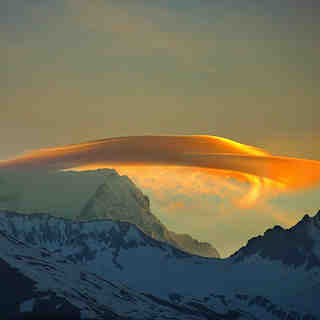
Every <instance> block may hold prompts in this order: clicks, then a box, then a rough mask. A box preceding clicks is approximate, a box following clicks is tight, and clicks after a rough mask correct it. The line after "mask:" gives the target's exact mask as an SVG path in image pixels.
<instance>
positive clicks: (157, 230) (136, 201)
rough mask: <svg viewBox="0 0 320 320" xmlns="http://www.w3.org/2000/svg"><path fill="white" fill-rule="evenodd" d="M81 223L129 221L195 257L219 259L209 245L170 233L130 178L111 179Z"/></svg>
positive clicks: (101, 188)
mask: <svg viewBox="0 0 320 320" xmlns="http://www.w3.org/2000/svg"><path fill="white" fill-rule="evenodd" d="M77 218H78V219H80V220H91V219H112V220H120V221H127V222H130V223H132V224H134V225H136V226H137V227H139V228H140V229H141V230H142V231H143V232H145V233H146V234H147V235H149V236H151V237H153V238H154V239H156V240H160V241H165V242H168V243H170V244H171V245H173V246H175V247H176V248H179V249H182V250H184V251H186V252H190V253H192V254H197V255H200V256H205V257H215V258H218V257H219V253H218V251H217V250H216V249H215V248H213V247H212V246H211V245H210V244H209V243H206V242H199V241H197V240H195V239H193V238H192V237H191V236H189V235H185V234H177V233H175V232H172V231H169V230H168V229H167V228H166V227H165V226H164V225H163V224H162V223H161V222H160V220H159V219H157V218H156V217H155V216H154V215H153V214H152V213H151V210H150V201H149V199H148V197H146V196H145V195H144V194H143V193H142V192H141V191H140V190H139V189H138V188H137V187H136V186H135V185H134V183H133V182H132V181H131V180H130V179H129V178H128V177H127V176H117V175H112V176H109V178H108V180H106V181H105V182H104V183H103V184H102V185H100V186H99V188H98V189H97V191H96V193H95V194H94V195H93V196H92V197H91V199H90V200H89V201H88V202H87V204H86V205H85V206H84V208H83V209H82V211H81V213H80V215H79V216H78V217H77Z"/></svg>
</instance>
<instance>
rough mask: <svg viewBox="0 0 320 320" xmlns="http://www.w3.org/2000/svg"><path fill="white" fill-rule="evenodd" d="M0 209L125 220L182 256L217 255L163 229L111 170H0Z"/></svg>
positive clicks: (125, 180) (126, 182)
mask: <svg viewBox="0 0 320 320" xmlns="http://www.w3.org/2000/svg"><path fill="white" fill-rule="evenodd" d="M1 207H2V208H5V209H9V210H13V211H18V212H25V213H29V212H42V213H49V214H51V215H54V216H58V217H64V218H72V219H78V220H92V219H112V220H115V221H127V222H130V223H132V224H134V225H136V226H137V227H138V228H140V229H141V230H142V231H143V232H145V233H146V234H147V235H149V236H151V237H152V238H154V239H156V240H160V241H164V242H167V243H170V244H171V245H173V246H174V247H176V248H179V249H182V250H184V251H186V252H189V253H192V254H197V255H200V256H204V257H220V255H219V253H218V251H217V250H216V249H215V248H213V247H212V246H211V244H209V243H207V242H200V241H198V240H196V239H193V238H192V237H191V236H189V235H187V234H177V233H175V232H173V231H170V230H168V229H167V228H166V227H165V225H164V224H162V223H161V222H160V220H159V219H157V218H156V217H155V216H154V215H153V214H152V212H151V210H150V202H149V199H148V197H147V196H145V195H144V194H143V193H142V192H141V190H140V189H138V188H137V187H136V185H135V184H134V183H133V182H132V181H131V180H130V179H129V178H128V177H127V176H120V175H119V174H118V173H117V172H116V171H115V170H113V169H102V170H96V171H86V172H81V173H79V172H46V171H37V172H22V171H10V172H8V171H3V172H1V171H0V208H1Z"/></svg>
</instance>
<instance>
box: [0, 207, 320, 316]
mask: <svg viewBox="0 0 320 320" xmlns="http://www.w3.org/2000/svg"><path fill="white" fill-rule="evenodd" d="M30 235H33V237H32V236H30ZM0 246H1V250H0V258H1V259H2V260H4V261H5V263H9V264H10V265H11V266H14V267H17V268H18V269H19V272H22V274H23V275H24V276H27V278H30V277H31V278H30V279H32V280H33V281H36V282H37V288H38V289H39V288H40V293H39V290H38V289H37V290H36V291H34V289H32V295H33V296H36V297H37V296H38V298H32V299H33V300H32V299H31V300H32V301H34V304H33V305H34V306H39V304H40V305H43V303H44V302H43V301H42V300H43V298H42V297H43V296H45V295H46V294H45V292H47V291H48V290H49V292H51V293H48V294H47V296H50V298H49V301H51V300H52V306H51V308H53V307H57V306H60V305H64V306H65V308H67V309H68V308H69V309H73V308H75V309H74V310H76V312H78V313H79V312H80V313H81V312H82V313H84V314H86V312H89V311H86V308H89V309H90V310H91V311H90V312H91V313H90V314H96V316H97V315H98V314H99V312H100V311H101V315H102V314H103V313H105V312H108V314H110V315H111V314H113V313H115V314H116V315H118V316H119V319H123V318H121V317H123V316H127V314H125V313H123V311H121V310H123V309H125V310H131V311H130V312H131V313H132V312H133V313H132V315H133V316H132V319H147V318H148V317H149V316H147V314H148V313H150V312H151V311H150V310H151V309H152V308H153V310H155V311H153V317H154V316H155V315H156V314H158V316H159V314H160V313H158V312H159V310H160V309H161V308H164V307H165V308H166V309H165V310H166V311H163V312H166V315H167V316H169V315H170V316H171V317H172V319H203V320H204V319H219V320H220V319H221V320H222V319H232V320H233V319H234V320H235V319H248V320H249V319H250V320H251V319H270V320H271V319H272V320H274V319H281V320H288V319H295V320H305V319H312V320H315V319H316V320H318V318H317V317H316V314H317V312H318V313H319V314H320V310H319V309H317V306H318V304H316V302H315V300H314V299H315V297H316V296H318V294H317V293H316V292H320V286H319V288H317V287H315V285H316V284H317V283H320V276H319V274H317V273H316V272H315V271H316V270H318V269H315V268H312V269H307V268H304V267H303V266H299V267H297V268H293V269H292V268H291V267H290V265H286V264H284V263H283V262H281V261H275V262H271V261H270V260H269V259H268V258H267V257H266V258H262V257H260V258H259V259H258V260H257V259H256V260H252V259H251V258H252V257H253V256H250V257H247V258H246V259H245V260H243V261H239V262H236V263H235V262H234V261H232V259H230V258H226V259H216V258H203V257H199V256H192V255H190V254H187V253H185V252H184V251H181V250H178V249H176V248H174V247H173V246H171V245H170V244H167V243H164V242H159V241H157V240H155V239H152V238H151V237H149V236H148V235H146V234H145V233H143V232H142V231H141V230H139V228H137V227H136V226H135V225H133V224H130V223H128V222H121V221H113V220H100V219H98V220H95V221H72V220H70V219H65V218H58V217H52V216H50V215H47V214H39V213H36V214H31V215H25V214H19V213H14V212H1V213H0ZM59 249H60V250H59ZM92 249H93V250H92ZM35 268H36V269H35ZM261 269H262V270H261ZM77 270H79V271H77ZM259 273H261V274H263V277H261V276H259ZM283 275H286V277H287V279H285V278H283ZM48 277H49V278H48ZM98 277H99V278H98ZM55 279H56V280H55ZM73 279H74V280H73ZM83 279H84V280H83ZM98 279H99V280H98ZM279 279H282V280H281V281H282V284H281V286H282V290H281V295H280V296H279V294H277V293H279V290H278V288H277V283H279ZM57 281H58V282H57ZM65 281H66V282H65ZM88 281H89V282H88ZM104 281H108V283H109V284H107V283H106V285H107V287H105V286H106V285H104V283H105V282H104ZM110 281H111V282H110ZM119 281H120V282H122V283H123V284H124V283H125V286H124V285H123V284H121V285H120V287H121V288H122V289H120V287H119V285H117V283H119ZM56 282H57V283H56ZM90 282H92V283H93V284H90ZM48 283H49V284H48ZM241 283H243V284H242V285H241ZM79 286H80V287H79ZM114 286H115V289H112V288H113V287H114ZM268 286H269V288H268ZM98 287H101V288H104V289H101V290H107V291H103V292H109V293H108V295H109V294H111V295H112V296H113V294H116V295H118V296H119V297H120V296H121V297H122V298H117V297H115V298H112V299H116V300H112V301H113V304H111V305H109V306H107V305H106V304H105V302H103V300H101V299H100V298H99V299H98V300H97V302H95V303H94V304H92V303H93V301H94V300H92V299H97V296H96V295H97V294H99V295H101V292H100V291H96V289H94V288H98ZM41 288H42V289H41ZM62 288H64V289H63V290H66V291H61V290H62ZM72 288H73V289H72ZM80 288H82V289H81V290H80ZM116 288H119V289H116ZM159 289H160V290H159ZM41 290H42V291H41ZM43 290H44V291H43ZM73 290H76V291H75V293H76V296H74V293H72V292H73ZM79 290H80V291H79ZM99 290H100V289H99ZM110 290H111V291H110ZM113 290H116V291H117V290H118V291H117V293H116V292H114V291H113ZM121 290H125V292H127V296H126V295H122V294H120V295H119V292H120V291H121ZM301 290H302V291H301ZM317 290H318V291H317ZM41 292H42V293H41ZM63 292H65V293H63ZM81 292H82V293H81ZM99 292H100V293H99ZM112 292H114V293H112ZM188 292H189V293H188ZM299 292H303V295H302V296H301V294H299ZM80 293H81V294H83V293H85V296H83V297H82V296H81V295H80ZM56 296H58V297H59V299H60V300H59V299H58V300H56V298H55V297H56ZM285 296H286V298H287V300H286V299H284V297H285ZM126 297H127V298H126ZM110 298H111V296H110ZM28 299H29V297H28V298H27V300H26V301H29V300H30V299H29V300H28ZM61 299H62V300H61ZM79 299H80V300H79ZM83 299H84V300H83ZM108 299H109V298H108ZM117 299H120V300H117ZM123 299H124V300H123ZM126 299H129V300H128V302H125V301H127V300H126ZM136 299H138V301H142V300H143V301H144V302H143V306H140V307H139V306H137V305H135V304H131V302H130V301H137V300H136ZM140 299H142V300H140ZM144 299H147V300H144ZM306 299H307V300H306ZM310 299H312V301H311V302H310ZM26 301H20V303H21V304H20V307H21V305H23V306H27V305H30V303H29V304H28V303H27V302H26ZM55 301H57V302H55ZM90 301H91V302H90ZM110 301H111V300H110ZM0 303H1V302H0ZM119 303H120V304H119ZM141 303H142V302H141ZM151 303H152V306H151ZM306 303H307V304H306ZM90 305H91V306H92V307H90ZM307 305H309V307H307ZM117 306H118V307H117ZM120 306H121V307H120ZM110 307H111V309H110ZM37 308H38V307H37ZM91 308H93V309H91ZM159 308H160V309H159ZM190 308H191V309H190ZM309 308H311V309H310V310H309V311H308V309H309ZM94 310H100V311H99V312H98V313H96V311H94ZM108 310H109V311H108ZM134 310H136V311H134ZM148 310H149V311H148ZM237 310H238V311H237ZM310 311H311V313H310ZM155 312H156V313H155ZM239 312H240V313H239ZM306 312H307V313H306ZM312 313H314V315H312ZM105 314H107V313H105ZM139 314H140V316H139ZM173 314H174V316H173ZM141 315H142V316H141ZM97 317H98V316H97ZM102 318H103V316H101V319H102ZM129 318H130V317H129ZM106 319H110V318H108V316H106ZM159 319H166V316H164V317H163V318H162V317H161V316H159Z"/></svg>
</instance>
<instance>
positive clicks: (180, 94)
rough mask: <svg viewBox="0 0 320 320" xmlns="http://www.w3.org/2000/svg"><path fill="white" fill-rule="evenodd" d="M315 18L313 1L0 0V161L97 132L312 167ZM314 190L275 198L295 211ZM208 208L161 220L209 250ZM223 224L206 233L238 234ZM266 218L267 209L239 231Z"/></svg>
mask: <svg viewBox="0 0 320 320" xmlns="http://www.w3.org/2000/svg"><path fill="white" fill-rule="evenodd" d="M319 21H320V5H319V4H318V1H315V0H305V1H298V0H282V1H276V0H268V1H258V0H241V1H235V0H222V1H216V0H211V1H209V0H170V1H169V0H161V1H160V0H157V1H156V0H109V1H107V0H105V1H103V0H91V1H89V0H57V1H49V0H43V1H37V0H5V1H1V2H0V40H1V42H0V43H1V44H0V46H1V47H0V58H1V61H5V63H2V64H1V66H0V71H1V72H0V85H1V88H2V90H1V91H0V137H1V138H0V139H1V151H0V159H2V160H5V159H8V158H11V157H14V156H16V155H18V154H21V153H22V152H24V151H25V150H31V149H38V148H43V147H50V146H57V145H65V144H70V143H80V142H83V141H89V140H95V139H101V138H108V137H117V136H129V135H145V134H170V135H173V134H176V135H181V134H209V135H216V136H222V137H226V138H229V139H232V140H236V141H239V142H241V143H245V144H249V145H254V146H258V147H261V148H265V149H266V150H267V151H269V152H271V153H272V154H276V155H283V156H297V157H302V158H308V159H314V160H320V143H319V141H320V125H319V119H320V108H319V104H320V90H319V87H320V64H319V56H320V37H319V34H320V33H319V29H320V25H319V24H320V23H319ZM145 190H146V191H147V188H146V189H145ZM149 192H151V191H150V190H149ZM318 193H319V190H318ZM318 193H313V196H312V197H311V198H308V197H307V195H305V194H304V195H297V196H296V197H295V198H294V199H292V198H290V199H291V200H290V201H291V202H290V201H289V200H288V201H284V202H283V201H280V200H279V201H278V203H280V202H281V204H282V203H285V204H283V205H282V207H281V210H286V212H287V211H288V210H289V208H291V209H290V210H293V211H295V212H296V214H297V215H298V214H299V213H298V212H299V210H300V209H301V211H302V210H306V209H308V208H310V209H313V208H315V207H320V204H316V203H315V199H317V198H318ZM299 197H300V198H299ZM157 199H158V200H159V198H157ZM157 199H155V200H154V207H155V211H157V212H162V213H161V214H162V215H165V213H163V209H164V208H165V206H164V204H163V203H162V204H161V203H160V202H159V201H158V200H157ZM183 199H184V198H183ZM297 199H304V200H303V201H302V200H301V201H300V200H299V205H297V203H298V202H297V201H298V200H297ZM306 199H309V200H308V201H307V200H306ZM310 199H313V200H312V201H313V203H311V204H310V201H311V200H310ZM169 200H170V199H169ZM209 200H210V199H209ZM209 200H208V199H205V201H201V204H200V203H199V204H198V206H197V205H196V204H195V203H196V202H193V204H192V206H195V208H194V210H193V211H192V210H191V209H190V210H188V213H185V214H184V215H182V214H181V216H182V217H183V218H181V216H178V217H176V216H169V214H166V217H165V218H164V219H167V220H168V223H171V224H172V225H174V226H176V228H180V229H183V230H185V231H188V232H191V231H192V230H193V231H194V234H197V235H200V236H201V237H202V238H203V239H204V240H205V239H207V240H210V241H215V237H214V236H212V233H213V231H212V230H213V229H210V230H209V229H208V228H207V229H208V230H207V229H206V230H204V226H207V225H208V224H207V223H204V222H205V221H207V220H206V217H207V216H210V217H212V215H211V213H210V212H212V211H214V209H211V208H210V210H209V209H208V205H210V204H211V203H214V201H213V200H212V199H211V200H210V201H209ZM166 201H168V199H167V200H166ZM183 201H184V203H186V200H185V199H184V200H183ZM169 202H170V201H169ZM170 203H171V202H170ZM301 203H304V205H300V204H301ZM192 206H191V205H189V206H188V207H189V208H193V207H192ZM299 206H302V208H300V207H299ZM199 207H201V208H200V209H199ZM298 207H299V208H298ZM161 208H162V209H161ZM264 208H265V207H264ZM197 210H198V211H199V212H200V213H201V214H200V215H201V216H203V217H202V218H201V217H199V216H197V215H194V212H195V211H197ZM252 210H253V209H252ZM272 210H274V209H272ZM272 210H271V211H272ZM279 210H280V207H279ZM185 211H186V210H182V209H181V210H180V211H179V212H185ZM191 211H192V212H193V213H190V212H191ZM257 211H258V209H256V210H255V212H257ZM189 213H190V214H189ZM303 213H304V212H302V213H301V214H302V215H303ZM159 214H160V213H159ZM247 214H248V213H247ZM188 216H190V218H189V220H188ZM195 216H196V217H198V218H197V220H196V219H195ZM297 217H298V216H296V219H297ZM200 218H201V219H200ZM170 219H171V220H170ZM228 219H231V220H230V221H232V219H234V221H235V223H240V222H239V221H242V223H243V225H245V224H247V225H248V223H247V221H251V220H250V219H251V216H246V217H244V218H243V219H242V220H241V219H238V218H237V219H236V218H235V216H234V215H230V217H229V218H228ZM263 219H264V220H263ZM169 220H170V221H171V222H170V221H169ZM211 220H212V219H211ZM211 220H210V221H211ZM230 221H229V222H228V220H227V219H226V220H223V223H225V224H226V225H228V226H229V229H230V230H229V231H228V229H227V228H226V229H219V228H216V229H215V230H216V231H215V232H216V234H217V232H218V231H219V230H224V231H221V232H224V233H225V234H226V233H228V234H234V233H236V232H235V231H234V230H233V229H232V228H231V227H230V226H231V223H230ZM271 222H272V223H273V222H276V221H271V220H270V219H269V220H268V215H267V214H265V215H264V216H263V217H262V218H261V221H260V222H259V221H258V220H257V221H256V222H255V223H254V225H253V226H252V228H251V229H250V230H251V231H250V232H251V233H250V232H249V233H250V234H253V233H255V232H258V231H257V230H258V229H259V228H258V227H256V225H257V223H260V224H259V226H260V229H259V230H260V231H263V228H264V227H265V226H266V225H270V223H271ZM272 223H271V224H272ZM197 225H199V227H197ZM246 228H247V229H248V228H249V227H246ZM231 229H232V230H231ZM190 230H191V231H190ZM252 230H253V231H252ZM249 233H248V232H247V233H246V235H242V238H241V239H243V240H241V241H244V240H245V237H247V235H248V234H249ZM209 236H210V239H208V237H209ZM222 236H223V235H219V237H220V238H221V237H222ZM239 237H240V236H239ZM220 238H219V239H220ZM237 241H238V240H237ZM239 241H240V240H239ZM230 247H231V245H230ZM218 249H219V247H218ZM226 251H227V249H226Z"/></svg>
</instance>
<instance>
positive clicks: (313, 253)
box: [231, 212, 320, 269]
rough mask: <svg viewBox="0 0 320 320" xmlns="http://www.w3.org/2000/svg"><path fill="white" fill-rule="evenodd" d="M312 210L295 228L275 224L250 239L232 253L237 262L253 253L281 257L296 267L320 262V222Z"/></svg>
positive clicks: (308, 266)
mask: <svg viewBox="0 0 320 320" xmlns="http://www.w3.org/2000/svg"><path fill="white" fill-rule="evenodd" d="M319 216H320V215H319V212H318V214H317V216H316V217H314V218H311V217H310V216H309V215H308V214H306V215H304V217H303V218H302V219H301V220H300V221H299V222H298V223H297V224H296V225H295V226H293V227H292V228H289V229H284V228H282V227H281V226H274V227H273V228H272V229H268V230H266V231H265V233H264V234H263V236H258V237H254V238H252V239H250V240H249V241H248V243H247V245H246V246H244V247H242V248H241V249H240V250H238V251H237V252H236V253H234V254H233V255H232V256H231V259H233V261H234V262H240V261H243V260H245V259H247V258H248V257H250V256H253V255H259V256H260V257H261V258H264V259H269V260H278V261H281V262H282V263H284V264H287V265H293V266H295V267H297V266H302V265H304V266H305V267H306V268H307V269H311V268H313V267H315V266H317V267H319V266H320V255H319V252H320V251H319V248H320V230H319V229H320V228H319V226H320V224H319V223H318V222H317V221H316V220H315V218H316V219H318V217H319Z"/></svg>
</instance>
